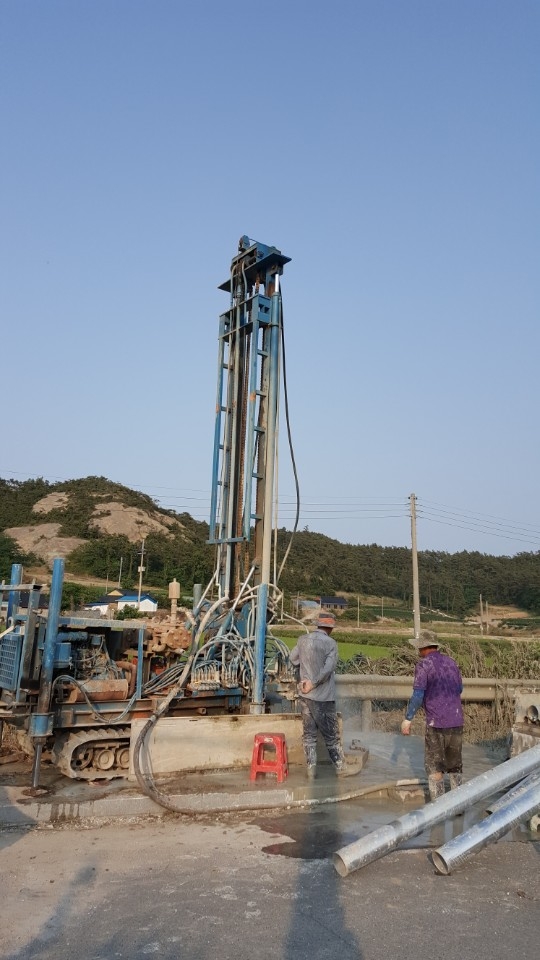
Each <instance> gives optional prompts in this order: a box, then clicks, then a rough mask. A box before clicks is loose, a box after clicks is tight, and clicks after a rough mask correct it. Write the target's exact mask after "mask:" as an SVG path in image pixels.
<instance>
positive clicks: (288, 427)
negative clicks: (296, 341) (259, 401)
mask: <svg viewBox="0 0 540 960" xmlns="http://www.w3.org/2000/svg"><path fill="white" fill-rule="evenodd" d="M281 356H282V360H283V395H284V399H285V421H286V423H287V437H288V440H289V450H290V454H291V464H292V468H293V474H294V483H295V487H296V517H295V519H294V526H293V529H292V533H291V536H290V540H289V543H288V544H287V549H286V550H285V555H284V557H283V560H282V561H281V565H280V568H279V572H278V575H277V581H278V582H279V578H280V577H281V574H282V573H283V568H284V566H285V564H286V562H287V558H288V556H289V553H290V551H291V546H292V542H293V538H294V535H295V533H296V531H297V529H298V523H299V520H300V484H299V482H298V471H297V469H296V459H295V456H294V447H293V442H292V433H291V421H290V418H289V393H288V390H287V364H286V359H285V331H284V325H283V305H282V307H281Z"/></svg>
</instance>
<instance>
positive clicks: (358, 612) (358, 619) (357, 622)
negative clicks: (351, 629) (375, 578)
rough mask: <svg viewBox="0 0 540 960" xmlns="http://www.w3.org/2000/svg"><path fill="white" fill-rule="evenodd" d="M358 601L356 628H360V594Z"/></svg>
mask: <svg viewBox="0 0 540 960" xmlns="http://www.w3.org/2000/svg"><path fill="white" fill-rule="evenodd" d="M356 600H357V605H356V626H357V627H359V626H360V594H357V597H356Z"/></svg>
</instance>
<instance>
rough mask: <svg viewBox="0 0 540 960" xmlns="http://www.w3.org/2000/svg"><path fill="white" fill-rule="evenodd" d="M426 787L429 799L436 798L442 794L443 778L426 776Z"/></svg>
mask: <svg viewBox="0 0 540 960" xmlns="http://www.w3.org/2000/svg"><path fill="white" fill-rule="evenodd" d="M428 789H429V799H430V800H437V798H438V797H442V796H444V780H443V778H442V777H441V779H440V780H438V779H437V778H436V777H428Z"/></svg>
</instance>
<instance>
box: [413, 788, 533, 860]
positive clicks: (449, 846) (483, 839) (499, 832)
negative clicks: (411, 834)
mask: <svg viewBox="0 0 540 960" xmlns="http://www.w3.org/2000/svg"><path fill="white" fill-rule="evenodd" d="M539 809H540V785H539V784H535V785H534V786H532V787H530V788H529V789H528V790H526V791H525V793H522V794H520V795H519V796H517V797H515V798H514V799H513V800H510V801H509V802H508V803H507V804H505V806H503V807H501V808H500V809H499V810H497V812H496V813H492V814H491V816H489V817H486V818H485V820H482V821H481V822H480V823H477V824H475V826H474V827H471V829H470V830H466V831H465V833H462V834H460V836H459V837H454V839H453V840H449V841H448V843H445V844H444V846H442V847H439V848H438V850H434V851H433V854H432V858H433V863H434V866H435V870H436V871H437V873H442V874H444V875H446V876H447V875H448V874H449V873H452V870H454V869H455V868H456V867H459V866H461V864H462V863H463V862H464V861H465V860H466V859H467V858H468V857H470V856H472V854H473V853H477V852H478V850H482V848H483V847H485V846H487V844H488V843H490V842H491V841H494V840H498V839H499V837H503V836H504V834H505V833H508V831H509V830H511V829H512V828H513V827H515V826H517V824H518V823H521V822H522V821H523V820H526V819H527V818H528V817H531V816H533V814H535V813H536V812H537V811H538V810H539Z"/></svg>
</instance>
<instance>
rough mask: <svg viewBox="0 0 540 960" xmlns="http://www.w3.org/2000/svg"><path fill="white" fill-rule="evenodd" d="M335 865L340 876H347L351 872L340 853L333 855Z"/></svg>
mask: <svg viewBox="0 0 540 960" xmlns="http://www.w3.org/2000/svg"><path fill="white" fill-rule="evenodd" d="M333 861H334V867H335V868H336V870H337V872H338V873H339V875H340V877H346V876H348V874H349V870H348V867H347V864H346V863H345V861H344V860H343V859H342V858H341V857H340V855H339V853H335V854H334V856H333Z"/></svg>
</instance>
